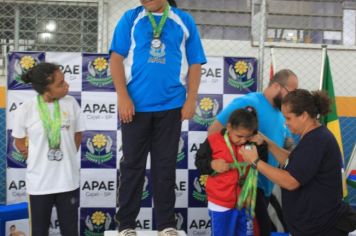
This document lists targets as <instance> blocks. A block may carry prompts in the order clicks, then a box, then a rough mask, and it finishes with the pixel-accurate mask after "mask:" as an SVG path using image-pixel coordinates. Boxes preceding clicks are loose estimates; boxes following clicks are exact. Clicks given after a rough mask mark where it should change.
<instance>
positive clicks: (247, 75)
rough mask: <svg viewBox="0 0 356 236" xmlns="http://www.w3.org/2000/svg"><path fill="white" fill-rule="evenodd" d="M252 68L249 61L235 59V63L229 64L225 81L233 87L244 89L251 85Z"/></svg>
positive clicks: (252, 81)
mask: <svg viewBox="0 0 356 236" xmlns="http://www.w3.org/2000/svg"><path fill="white" fill-rule="evenodd" d="M253 71H254V68H253V65H252V63H251V62H248V63H246V62H245V61H242V60H240V61H237V62H236V63H235V65H230V66H229V76H228V80H227V82H228V83H229V85H231V86H232V87H234V88H237V89H245V88H248V87H250V86H251V85H253V83H254V79H253V78H252V74H253Z"/></svg>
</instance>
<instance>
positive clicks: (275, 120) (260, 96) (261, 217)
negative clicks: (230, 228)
mask: <svg viewBox="0 0 356 236" xmlns="http://www.w3.org/2000/svg"><path fill="white" fill-rule="evenodd" d="M297 87H298V79H297V76H296V75H295V74H294V73H293V72H292V71H291V70H288V69H284V70H280V71H279V72H277V73H276V74H275V75H274V77H273V78H272V80H271V81H270V82H269V85H268V87H267V88H266V89H265V90H264V91H263V93H261V92H255V93H249V94H246V95H245V96H242V97H238V98H236V99H234V100H233V101H232V102H231V103H230V104H229V105H228V106H227V107H226V108H225V109H223V110H222V111H221V112H220V114H218V115H217V117H216V120H215V121H214V122H213V123H212V124H211V126H210V127H209V129H208V133H209V134H212V133H215V132H220V130H221V129H222V128H224V127H225V126H226V124H227V121H228V118H229V116H230V114H231V113H232V112H233V111H235V110H236V109H239V108H244V107H246V106H252V107H254V108H255V109H256V112H257V119H258V121H259V122H258V130H259V131H260V132H262V133H263V134H264V135H266V136H267V137H268V138H269V139H271V140H273V141H274V142H275V143H276V144H277V145H279V146H280V147H283V146H284V145H285V144H286V143H291V140H292V139H291V138H289V137H290V136H291V135H290V132H289V130H288V128H287V127H286V125H285V118H284V117H283V114H282V113H281V111H280V107H281V101H282V98H283V97H284V96H286V95H287V94H288V93H289V92H290V91H293V90H295V89H296V88H297ZM268 163H269V164H271V165H272V166H277V165H278V162H277V160H276V159H275V158H274V157H273V156H272V155H271V153H269V157H268ZM272 189H273V183H272V182H271V181H270V180H268V179H267V178H266V177H265V176H263V175H259V179H258V189H257V200H256V209H255V211H256V219H257V223H258V225H259V228H260V234H261V236H264V235H268V236H269V235H270V231H271V223H270V219H269V216H268V212H267V207H268V204H269V197H270V195H271V193H272Z"/></svg>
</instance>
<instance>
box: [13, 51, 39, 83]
mask: <svg viewBox="0 0 356 236" xmlns="http://www.w3.org/2000/svg"><path fill="white" fill-rule="evenodd" d="M36 64H37V63H36V60H35V59H34V58H33V57H32V56H24V57H22V58H21V59H20V60H18V59H16V60H15V65H14V72H15V77H14V79H15V80H16V82H18V83H20V84H23V83H24V82H23V81H22V80H21V75H22V74H24V73H26V72H27V71H29V70H30V69H31V68H33V67H34V66H35V65H36Z"/></svg>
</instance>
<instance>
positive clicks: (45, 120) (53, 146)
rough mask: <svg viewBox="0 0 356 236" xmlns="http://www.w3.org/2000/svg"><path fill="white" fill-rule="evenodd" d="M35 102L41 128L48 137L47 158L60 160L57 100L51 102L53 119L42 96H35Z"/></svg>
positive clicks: (61, 154) (59, 119) (59, 116)
mask: <svg viewBox="0 0 356 236" xmlns="http://www.w3.org/2000/svg"><path fill="white" fill-rule="evenodd" d="M37 102H38V111H39V113H40V119H41V121H42V124H43V128H44V130H45V132H46V135H47V138H48V146H49V151H48V153H47V157H48V160H50V161H60V160H62V158H63V152H62V151H61V150H60V148H59V147H60V143H61V112H60V108H59V103H58V100H55V101H54V102H53V104H54V112H53V119H52V118H51V113H50V111H49V109H48V105H47V104H46V102H45V101H44V99H43V97H42V96H40V95H38V96H37Z"/></svg>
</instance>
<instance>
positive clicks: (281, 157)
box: [251, 132, 290, 166]
mask: <svg viewBox="0 0 356 236" xmlns="http://www.w3.org/2000/svg"><path fill="white" fill-rule="evenodd" d="M251 141H252V142H256V143H257V144H260V143H262V142H263V141H265V142H266V143H267V146H268V150H269V151H270V152H271V153H272V154H273V156H274V157H275V158H276V160H277V161H278V162H279V164H280V165H281V166H285V164H286V161H287V159H288V156H289V153H290V152H289V151H288V150H286V149H283V148H281V147H279V146H278V145H277V144H275V143H274V142H273V141H272V140H270V139H269V138H267V137H266V136H265V135H263V134H262V133H261V132H259V133H258V134H257V135H255V136H254V137H253V138H252V139H251Z"/></svg>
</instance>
